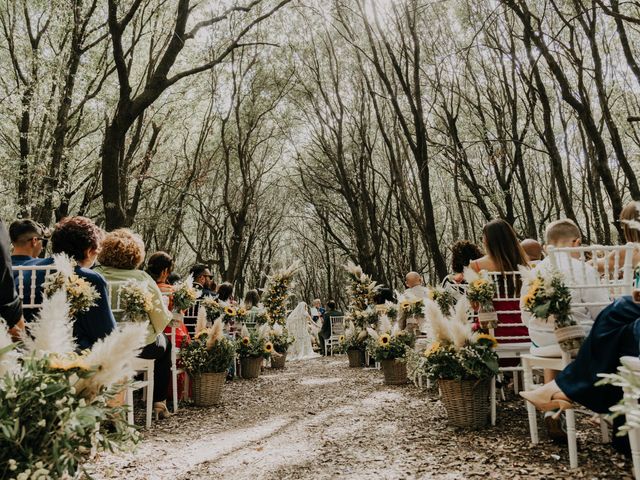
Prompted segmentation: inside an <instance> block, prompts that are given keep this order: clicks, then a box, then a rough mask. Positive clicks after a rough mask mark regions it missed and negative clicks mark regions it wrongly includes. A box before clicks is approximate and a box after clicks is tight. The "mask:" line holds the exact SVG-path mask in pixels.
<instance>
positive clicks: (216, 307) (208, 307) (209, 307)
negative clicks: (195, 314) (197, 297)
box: [200, 297, 224, 323]
mask: <svg viewBox="0 0 640 480" xmlns="http://www.w3.org/2000/svg"><path fill="white" fill-rule="evenodd" d="M200 306H201V307H202V308H204V310H205V312H207V320H209V321H210V322H211V323H213V322H215V321H216V320H217V319H218V318H220V317H221V316H222V315H223V313H224V307H223V306H222V305H221V303H220V302H219V301H218V300H216V299H215V298H213V297H205V298H203V299H202V300H201V301H200Z"/></svg>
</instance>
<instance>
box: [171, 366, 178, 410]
mask: <svg viewBox="0 0 640 480" xmlns="http://www.w3.org/2000/svg"><path fill="white" fill-rule="evenodd" d="M177 370H178V369H177V367H176V365H175V364H174V365H172V366H171V384H172V385H171V395H172V400H173V413H176V412H177V411H178V371H177Z"/></svg>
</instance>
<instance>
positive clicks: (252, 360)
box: [240, 357, 262, 379]
mask: <svg viewBox="0 0 640 480" xmlns="http://www.w3.org/2000/svg"><path fill="white" fill-rule="evenodd" d="M261 369H262V357H242V358H241V359H240V375H241V376H242V378H244V379H250V378H258V377H259V376H260V370H261Z"/></svg>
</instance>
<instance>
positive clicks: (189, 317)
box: [183, 300, 204, 335]
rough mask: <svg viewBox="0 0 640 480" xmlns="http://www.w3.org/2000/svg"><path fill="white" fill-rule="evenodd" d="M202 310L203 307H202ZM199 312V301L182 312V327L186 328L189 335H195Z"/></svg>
mask: <svg viewBox="0 0 640 480" xmlns="http://www.w3.org/2000/svg"><path fill="white" fill-rule="evenodd" d="M202 308H204V307H202ZM199 310H200V300H196V303H195V304H194V305H193V307H191V308H190V309H188V310H187V311H186V312H184V319H183V321H184V325H185V327H187V331H188V332H189V335H195V334H196V324H197V323H198V311H199Z"/></svg>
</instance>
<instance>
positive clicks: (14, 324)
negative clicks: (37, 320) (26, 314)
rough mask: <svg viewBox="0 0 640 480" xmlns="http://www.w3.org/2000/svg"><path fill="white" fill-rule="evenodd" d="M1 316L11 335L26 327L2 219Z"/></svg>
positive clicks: (13, 335)
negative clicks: (14, 282)
mask: <svg viewBox="0 0 640 480" xmlns="http://www.w3.org/2000/svg"><path fill="white" fill-rule="evenodd" d="M0 317H1V318H3V319H4V321H5V322H6V324H7V327H8V328H9V333H10V334H11V336H12V337H14V338H15V337H18V336H19V334H20V331H21V330H22V329H23V328H24V321H23V320H22V302H21V301H20V297H19V296H18V293H17V292H16V289H15V287H14V284H13V277H12V273H11V256H10V255H9V235H8V234H7V229H6V228H5V226H4V223H3V222H2V220H0Z"/></svg>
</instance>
